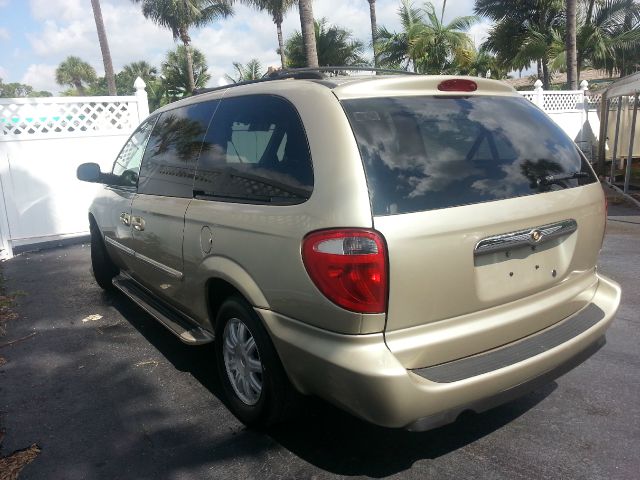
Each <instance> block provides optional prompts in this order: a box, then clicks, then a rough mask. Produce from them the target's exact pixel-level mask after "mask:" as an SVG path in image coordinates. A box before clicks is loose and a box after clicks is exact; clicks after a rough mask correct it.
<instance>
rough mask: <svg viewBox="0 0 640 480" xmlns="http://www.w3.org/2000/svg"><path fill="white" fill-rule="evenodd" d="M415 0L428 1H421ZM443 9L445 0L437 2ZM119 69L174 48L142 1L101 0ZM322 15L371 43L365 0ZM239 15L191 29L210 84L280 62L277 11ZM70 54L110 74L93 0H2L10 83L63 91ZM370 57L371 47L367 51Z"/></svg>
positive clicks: (389, 6) (390, 2) (2, 74)
mask: <svg viewBox="0 0 640 480" xmlns="http://www.w3.org/2000/svg"><path fill="white" fill-rule="evenodd" d="M415 3H416V4H419V3H422V0H415ZM433 3H434V4H435V6H436V9H437V10H436V11H438V12H439V11H440V9H441V7H442V0H435V1H434V2H433ZM473 3H474V0H448V1H447V8H446V12H445V22H446V21H447V20H450V19H452V18H453V17H455V16H459V15H472V14H473ZM101 5H102V16H103V19H104V23H105V28H106V30H107V36H108V39H109V47H110V49H111V56H112V58H113V64H114V69H115V71H116V72H117V71H119V70H120V69H121V68H122V66H124V65H126V64H128V63H131V62H134V61H138V60H146V61H147V62H149V63H151V64H152V65H155V66H156V67H158V68H159V67H160V63H161V62H162V60H163V58H164V56H165V54H166V52H167V51H168V50H170V49H172V48H175V46H176V42H174V40H173V39H172V36H171V32H170V31H169V30H166V29H162V28H160V27H158V26H156V25H155V24H154V23H153V22H152V21H151V20H147V19H145V18H144V16H143V15H142V12H141V9H140V5H136V4H134V3H132V2H131V0H101ZM399 5H400V1H399V0H377V2H376V7H377V17H378V25H380V26H385V27H387V28H388V29H390V30H398V29H399V20H398V16H397V13H396V12H397V9H398V6H399ZM313 8H314V16H315V18H316V19H319V18H322V17H326V18H327V20H328V22H329V23H330V24H335V25H339V26H340V27H343V28H346V29H348V30H350V31H351V32H352V33H353V35H354V37H355V38H358V39H360V40H362V41H363V42H365V44H366V43H368V42H370V37H371V25H370V23H369V3H368V1H367V0H314V2H313ZM234 10H235V15H234V16H233V17H230V18H227V19H223V20H218V21H216V22H214V23H211V24H209V25H208V26H206V27H203V28H199V29H194V30H192V31H191V37H192V40H193V45H194V46H195V47H196V48H198V49H199V50H201V51H202V52H203V53H204V54H205V56H206V58H207V63H208V65H209V73H211V75H212V78H211V81H210V82H209V83H210V86H212V85H217V84H218V82H219V81H220V80H221V79H222V78H223V77H224V74H225V73H229V74H233V73H234V70H233V62H240V63H246V62H247V61H249V60H251V59H252V58H257V59H258V60H260V62H261V63H262V65H263V66H264V67H265V69H266V67H267V66H270V65H273V66H278V65H279V56H278V54H277V53H276V49H277V47H278V42H277V36H276V27H275V25H274V23H273V21H272V19H271V17H270V16H269V15H268V14H266V13H263V12H259V11H256V10H254V9H251V8H249V7H246V6H244V5H239V4H236V6H235V7H234ZM282 28H283V32H284V36H285V38H287V37H288V36H289V35H290V34H292V33H293V32H294V31H295V30H299V29H300V19H299V16H298V11H297V8H294V9H292V10H291V11H290V12H289V13H288V14H287V16H286V17H285V21H284V24H283V27H282ZM489 28H490V24H489V22H488V21H487V20H481V21H480V22H479V23H477V24H476V25H474V26H473V27H472V28H471V29H470V30H469V32H468V33H469V34H470V35H471V37H472V38H473V39H474V41H475V42H476V44H478V45H479V44H480V43H481V42H482V41H483V40H484V38H485V37H486V33H487V31H488V29H489ZM69 55H76V56H79V57H81V58H82V59H83V60H85V61H87V62H89V63H90V64H91V65H92V66H93V67H94V68H95V69H96V72H97V73H98V75H104V66H103V64H102V56H101V54H100V45H99V43H98V36H97V33H96V27H95V22H94V18H93V12H92V10H91V3H90V2H89V0H0V78H2V80H3V81H4V82H5V83H10V82H20V83H26V84H28V85H31V86H33V87H34V88H35V89H36V90H48V91H50V92H52V93H54V94H57V93H59V92H60V91H61V90H65V89H66V87H60V86H59V85H57V84H56V82H55V78H54V77H55V75H54V72H55V69H56V67H57V66H58V64H59V63H60V62H61V61H63V60H64V59H65V58H66V57H67V56H69ZM367 56H369V57H371V56H372V54H371V53H370V52H367Z"/></svg>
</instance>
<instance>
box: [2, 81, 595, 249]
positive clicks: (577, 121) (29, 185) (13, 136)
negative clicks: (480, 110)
mask: <svg viewBox="0 0 640 480" xmlns="http://www.w3.org/2000/svg"><path fill="white" fill-rule="evenodd" d="M135 87H136V94H135V96H130V97H57V98H55V97H50V98H27V99H0V193H1V195H0V248H1V249H2V250H1V251H0V258H10V257H11V256H12V255H13V253H14V250H18V251H19V250H20V249H24V248H25V247H27V246H29V245H34V244H39V243H44V242H50V241H53V242H58V241H61V240H64V239H66V238H74V237H79V236H84V235H86V234H87V233H88V228H89V224H88V219H87V218H88V217H87V210H88V207H89V204H90V203H91V200H92V198H93V196H94V194H95V192H96V188H98V187H97V186H96V185H92V184H88V183H83V182H80V181H78V180H77V179H76V168H77V167H78V165H80V164H81V163H84V162H96V163H98V164H100V166H101V167H102V169H103V170H105V171H106V170H110V169H111V166H112V163H113V160H114V159H115V157H116V155H117V154H118V151H119V150H120V148H121V146H122V145H123V144H124V142H125V140H126V139H127V138H128V136H129V135H130V134H131V132H132V131H133V130H134V129H135V127H136V126H137V125H138V124H139V123H140V122H141V121H142V120H143V119H144V118H145V117H146V116H147V115H148V114H149V107H148V100H147V94H146V92H145V90H144V87H145V84H144V82H143V81H142V80H141V79H138V80H136V83H135ZM581 88H582V89H581V90H576V91H543V90H542V82H540V81H538V82H536V84H535V90H534V91H530V92H521V93H522V95H523V96H524V97H525V98H527V99H528V100H530V101H531V102H533V103H534V104H536V105H538V106H539V107H540V108H542V109H543V110H544V111H545V112H547V113H548V114H549V115H550V116H551V118H552V119H553V120H554V121H555V122H556V123H557V124H558V125H560V127H562V128H563V129H564V130H565V131H566V132H567V133H568V134H569V136H571V138H572V139H573V140H574V141H575V142H576V143H577V144H578V145H579V146H580V147H581V148H582V150H583V151H584V152H585V154H586V155H587V156H588V158H591V145H592V142H593V141H594V139H595V138H596V136H597V134H598V132H599V120H598V115H597V104H598V101H599V96H589V95H586V93H587V89H588V85H587V83H586V82H583V83H582V84H581ZM531 135H535V128H533V127H532V131H531Z"/></svg>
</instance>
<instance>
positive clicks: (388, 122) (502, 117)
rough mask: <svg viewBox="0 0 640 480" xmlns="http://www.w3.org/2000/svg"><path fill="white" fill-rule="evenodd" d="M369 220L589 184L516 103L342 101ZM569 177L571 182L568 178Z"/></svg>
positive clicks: (585, 172)
mask: <svg viewBox="0 0 640 480" xmlns="http://www.w3.org/2000/svg"><path fill="white" fill-rule="evenodd" d="M342 103H343V107H344V109H345V111H346V112H347V116H348V117H349V121H350V122H351V126H352V128H353V131H354V133H355V136H356V140H357V142H358V146H359V147H360V153H361V155H362V159H363V162H364V165H365V171H366V175H367V182H368V184H369V190H370V196H371V204H372V208H373V213H374V215H389V214H398V213H408V212H416V211H425V210H435V209H440V208H447V207H453V206H458V205H468V204H473V203H480V202H488V201H492V200H499V199H506V198H513V197H520V196H524V195H531V194H535V193H541V192H545V191H550V190H556V189H561V188H573V187H576V186H578V185H584V184H586V183H592V182H594V181H596V179H595V177H594V175H593V172H592V170H591V168H590V167H589V165H588V164H587V162H586V161H584V160H583V157H582V156H581V155H580V153H579V151H578V149H577V147H576V145H575V144H574V143H573V142H572V141H571V139H569V138H568V137H567V136H566V135H565V134H564V132H563V131H562V130H561V129H560V128H559V127H558V126H556V124H555V123H553V121H552V120H550V119H549V118H548V117H547V116H546V115H545V114H544V113H543V112H541V111H540V110H539V109H537V108H536V107H534V106H533V105H532V104H531V103H530V102H528V101H527V100H525V99H523V98H513V97H491V96H477V97H398V98H366V99H356V100H345V101H343V102H342ZM574 173H575V175H574V177H575V178H567V177H571V176H572V175H571V174H574Z"/></svg>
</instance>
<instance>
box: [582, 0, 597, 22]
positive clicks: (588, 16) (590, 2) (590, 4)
mask: <svg viewBox="0 0 640 480" xmlns="http://www.w3.org/2000/svg"><path fill="white" fill-rule="evenodd" d="M595 3H596V0H589V8H588V9H587V18H586V21H585V23H591V16H592V15H593V6H594V4H595Z"/></svg>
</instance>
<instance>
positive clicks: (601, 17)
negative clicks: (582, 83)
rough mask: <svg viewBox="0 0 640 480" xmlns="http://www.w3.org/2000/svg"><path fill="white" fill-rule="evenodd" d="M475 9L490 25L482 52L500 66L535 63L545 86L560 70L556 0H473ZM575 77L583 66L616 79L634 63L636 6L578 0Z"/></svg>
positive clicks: (638, 38)
mask: <svg viewBox="0 0 640 480" xmlns="http://www.w3.org/2000/svg"><path fill="white" fill-rule="evenodd" d="M475 11H476V13H477V14H479V15H483V16H485V17H488V18H489V19H491V20H493V21H494V26H493V27H492V28H491V30H490V31H489V36H488V38H487V41H486V42H485V43H484V45H483V46H484V48H486V49H488V50H490V51H492V52H494V53H495V54H496V56H497V58H498V61H499V63H500V64H501V65H502V66H503V67H504V68H509V69H513V70H522V69H525V68H528V67H530V66H531V65H532V64H538V65H539V77H542V80H543V83H544V84H545V88H549V84H550V78H551V74H552V72H554V71H564V70H566V67H567V65H566V41H565V39H566V29H567V24H566V15H565V13H566V12H565V5H564V1H562V0H476V3H475ZM576 30H577V31H576V50H577V64H578V76H579V75H580V69H581V68H584V67H586V66H592V67H594V68H604V69H607V70H609V71H610V72H611V73H613V72H618V73H620V74H621V75H625V74H627V73H630V72H631V71H632V70H633V69H634V68H636V67H635V66H637V64H638V62H639V61H640V54H639V53H638V52H640V3H639V2H638V1H637V0H582V1H580V2H578V5H577V17H576Z"/></svg>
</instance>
